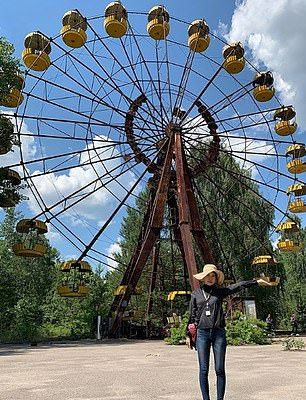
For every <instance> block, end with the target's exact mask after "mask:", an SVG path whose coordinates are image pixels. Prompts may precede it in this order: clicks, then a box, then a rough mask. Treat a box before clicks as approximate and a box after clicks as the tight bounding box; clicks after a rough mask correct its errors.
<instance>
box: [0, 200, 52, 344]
mask: <svg viewBox="0 0 306 400" xmlns="http://www.w3.org/2000/svg"><path fill="white" fill-rule="evenodd" d="M20 218H21V216H20V214H17V213H15V210H14V209H13V208H11V209H9V210H8V211H7V213H6V216H5V219H4V221H3V223H2V224H1V226H0V288H1V293H3V295H2V296H1V302H0V337H2V339H5V340H32V339H34V338H36V337H37V332H38V330H39V327H40V325H41V323H42V320H43V306H44V304H45V302H46V301H47V296H48V294H49V291H50V290H52V288H53V282H54V280H55V277H56V268H55V262H56V260H57V259H58V253H57V251H56V250H55V249H53V248H51V246H50V245H49V243H48V241H47V240H46V239H45V245H46V246H47V252H46V254H45V255H44V256H43V257H40V258H39V259H37V258H35V259H33V258H30V259H27V258H22V257H17V256H15V255H14V254H13V252H12V250H11V249H12V245H13V244H14V243H15V242H16V240H19V238H18V236H17V234H16V232H15V225H16V222H17V221H18V220H19V219H20Z"/></svg>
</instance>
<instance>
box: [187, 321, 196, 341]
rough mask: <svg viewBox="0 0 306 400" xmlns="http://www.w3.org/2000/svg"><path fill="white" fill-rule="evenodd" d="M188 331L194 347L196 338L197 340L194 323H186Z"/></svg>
mask: <svg viewBox="0 0 306 400" xmlns="http://www.w3.org/2000/svg"><path fill="white" fill-rule="evenodd" d="M188 333H189V336H190V339H191V341H192V342H193V347H194V346H195V344H196V340H197V326H196V325H195V324H189V325H188Z"/></svg>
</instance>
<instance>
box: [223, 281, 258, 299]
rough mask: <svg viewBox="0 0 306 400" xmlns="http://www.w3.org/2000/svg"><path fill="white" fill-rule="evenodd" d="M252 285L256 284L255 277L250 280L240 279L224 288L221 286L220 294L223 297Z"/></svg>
mask: <svg viewBox="0 0 306 400" xmlns="http://www.w3.org/2000/svg"><path fill="white" fill-rule="evenodd" d="M252 286H258V282H257V280H256V279H253V280H251V281H241V282H237V283H233V284H232V285H229V286H228V287H226V288H222V289H221V290H222V295H223V296H224V297H226V296H229V295H230V294H234V293H237V292H239V291H240V290H242V289H246V288H249V287H252Z"/></svg>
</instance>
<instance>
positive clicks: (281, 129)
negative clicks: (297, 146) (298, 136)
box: [274, 106, 297, 136]
mask: <svg viewBox="0 0 306 400" xmlns="http://www.w3.org/2000/svg"><path fill="white" fill-rule="evenodd" d="M295 115H296V113H295V111H294V109H293V107H284V106H283V107H281V108H279V109H277V110H276V111H275V113H274V119H279V121H278V122H277V123H276V124H275V127H274V130H275V132H276V133H277V134H278V135H280V136H288V135H293V134H294V133H295V131H296V130H297V123H296V122H295V121H293V122H292V121H290V120H292V119H293V118H294V117H295Z"/></svg>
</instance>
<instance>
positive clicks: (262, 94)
mask: <svg viewBox="0 0 306 400" xmlns="http://www.w3.org/2000/svg"><path fill="white" fill-rule="evenodd" d="M273 82H274V79H273V75H272V73H271V72H270V71H267V72H259V73H257V74H256V75H255V78H254V80H253V86H254V88H255V89H254V90H253V96H254V98H255V100H257V101H260V102H264V101H269V100H271V99H272V97H273V96H274V93H275V89H274V87H273Z"/></svg>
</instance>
